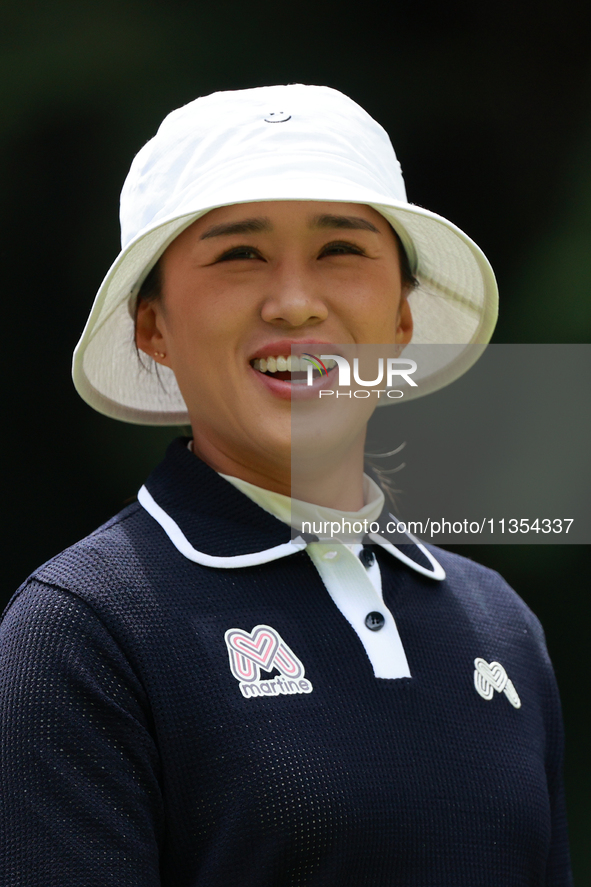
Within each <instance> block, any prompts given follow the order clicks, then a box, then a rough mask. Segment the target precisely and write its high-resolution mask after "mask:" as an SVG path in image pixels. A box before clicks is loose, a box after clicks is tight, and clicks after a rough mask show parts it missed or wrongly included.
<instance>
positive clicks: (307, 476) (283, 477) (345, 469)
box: [192, 437, 364, 511]
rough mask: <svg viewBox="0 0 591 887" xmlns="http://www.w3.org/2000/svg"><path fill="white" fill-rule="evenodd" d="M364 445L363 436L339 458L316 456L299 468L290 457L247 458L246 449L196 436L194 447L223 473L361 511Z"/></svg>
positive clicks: (319, 502) (296, 496)
mask: <svg viewBox="0 0 591 887" xmlns="http://www.w3.org/2000/svg"><path fill="white" fill-rule="evenodd" d="M363 447H364V439H360V440H359V441H358V442H356V445H355V446H353V447H351V448H350V449H349V450H348V451H347V452H346V453H345V454H341V455H340V457H339V458H338V459H334V458H328V459H326V460H323V461H322V462H321V461H320V460H317V459H314V460H312V461H311V463H309V464H307V465H299V464H298V466H297V468H296V470H294V468H295V466H292V464H291V460H290V462H289V464H286V463H285V462H284V463H283V464H278V465H271V464H270V463H269V462H268V461H267V460H262V461H261V462H260V463H259V462H256V461H254V460H252V461H248V462H247V461H246V460H245V459H244V454H243V453H226V452H222V451H221V450H220V449H218V448H213V447H210V446H208V442H207V441H205V440H202V439H201V440H200V439H198V438H197V437H195V438H194V439H193V446H192V450H193V452H194V453H195V455H196V456H198V457H199V458H200V459H201V460H202V461H203V462H206V463H207V464H208V465H209V466H210V467H211V468H213V469H214V470H215V471H217V472H219V473H220V474H228V475H230V476H231V477H238V478H240V479H241V480H245V481H247V482H248V483H251V484H254V485H255V486H257V487H262V488H263V489H265V490H271V491H272V492H274V493H281V494H283V495H284V496H291V497H292V498H294V499H300V500H301V501H303V502H311V503H313V504H314V505H324V506H326V507H327V508H335V509H337V510H339V511H359V509H361V508H363V505H364V499H363ZM298 461H299V460H298Z"/></svg>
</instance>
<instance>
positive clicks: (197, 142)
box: [72, 84, 497, 425]
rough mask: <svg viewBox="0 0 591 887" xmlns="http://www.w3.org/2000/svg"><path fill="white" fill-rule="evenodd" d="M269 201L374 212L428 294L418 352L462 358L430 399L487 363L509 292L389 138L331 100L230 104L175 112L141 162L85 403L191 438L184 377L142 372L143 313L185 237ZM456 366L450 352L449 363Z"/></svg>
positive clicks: (283, 98) (234, 98)
mask: <svg viewBox="0 0 591 887" xmlns="http://www.w3.org/2000/svg"><path fill="white" fill-rule="evenodd" d="M262 200H326V201H342V202H346V203H361V204H367V205H369V206H371V207H373V208H374V209H376V210H377V211H378V212H380V213H381V214H382V215H383V216H384V217H385V218H386V219H387V220H388V221H389V222H390V224H391V225H392V226H393V228H394V229H395V230H396V232H397V234H398V235H399V237H400V239H401V241H402V243H403V245H404V247H405V249H406V252H407V254H408V258H409V261H410V265H411V269H412V271H413V274H414V275H415V277H416V278H417V280H418V283H419V285H418V287H417V288H416V289H415V290H413V292H412V293H411V295H410V297H409V299H410V304H411V309H412V315H413V319H414V333H413V338H412V343H411V344H420V345H422V344H454V345H458V346H465V347H459V348H454V349H452V350H451V355H452V356H451V357H450V359H449V360H448V361H447V365H446V366H441V367H439V368H438V371H437V374H436V379H435V380H432V381H431V384H430V385H429V390H434V389H435V388H437V387H441V386H442V385H445V384H447V383H449V382H450V381H453V379H455V378H457V377H458V376H459V375H461V374H462V373H463V372H465V370H466V369H468V367H469V366H470V365H471V364H472V363H473V362H474V360H475V359H476V357H477V356H478V354H479V353H480V351H481V349H474V348H471V347H470V345H472V344H475V343H479V344H486V343H487V342H488V341H489V339H490V337H491V335H492V331H493V329H494V326H495V322H496V318H497V287H496V282H495V277H494V274H493V271H492V268H491V266H490V264H489V262H488V260H487V259H486V257H485V255H484V254H483V252H482V251H481V250H480V249H479V247H478V246H476V244H475V243H474V242H473V241H472V240H470V238H469V237H467V236H466V235H465V234H464V233H463V232H462V231H460V229H459V228H457V227H456V226H455V225H453V224H452V223H451V222H448V221H447V220H446V219H444V218H442V217H441V216H438V215H436V214H435V213H432V212H429V211H428V210H426V209H423V208H422V207H420V206H414V205H413V204H410V203H409V202H408V200H407V197H406V190H405V187H404V181H403V178H402V172H401V169H400V164H399V162H398V160H397V159H396V155H395V153H394V150H393V148H392V145H391V143H390V139H389V138H388V135H387V133H386V132H385V130H384V129H383V128H382V127H381V126H380V125H379V124H378V123H376V121H375V120H373V118H372V117H370V115H369V114H368V113H367V112H366V111H364V110H363V108H361V107H360V106H359V105H357V104H356V103H355V102H354V101H352V99H350V98H348V97H347V96H345V95H343V94H342V93H340V92H338V91H337V90H335V89H331V88H329V87H326V86H304V85H302V84H292V85H289V86H265V87H260V88H256V89H244V90H236V91H232V92H217V93H213V94H212V95H209V96H205V97H203V98H198V99H196V100H195V101H193V102H190V103H189V104H188V105H185V106H184V107H182V108H179V109H178V110H176V111H173V112H172V113H171V114H169V115H168V117H166V118H165V120H164V121H163V123H162V124H161V126H160V128H159V130H158V132H157V133H156V135H155V136H154V138H153V139H151V140H150V141H149V142H148V143H147V144H146V145H145V146H144V147H143V148H142V149H141V151H140V152H139V153H138V154H137V156H136V157H135V159H134V161H133V163H132V165H131V169H130V171H129V175H128V176H127V179H126V181H125V184H124V186H123V190H122V192H121V241H122V249H121V252H120V254H119V256H118V257H117V259H116V260H115V262H114V263H113V265H112V266H111V268H110V270H109V272H108V274H107V276H106V277H105V279H104V281H103V283H102V285H101V287H100V289H99V291H98V294H97V296H96V299H95V302H94V305H93V307H92V311H91V313H90V317H89V318H88V322H87V324H86V327H85V329H84V332H83V334H82V337H81V339H80V341H79V343H78V345H77V347H76V350H75V352H74V361H73V369H72V373H73V378H74V384H75V386H76V389H77V391H78V393H79V394H80V395H81V397H82V398H83V399H84V400H85V401H86V402H87V403H89V404H90V405H91V406H92V407H94V408H95V409H96V410H98V411H99V412H101V413H105V414H106V415H108V416H112V417H113V418H116V419H122V420H124V421H127V422H134V423H137V424H143V425H184V424H187V423H188V421H189V417H188V413H187V409H186V406H185V403H184V401H183V398H182V396H181V393H180V391H179V389H178V386H177V383H176V380H175V377H174V374H173V373H172V371H171V370H170V369H168V368H167V367H163V366H160V368H159V371H158V373H156V372H150V371H149V370H150V369H153V367H149V366H148V369H146V365H149V364H150V363H151V362H152V361H151V358H150V357H148V356H147V355H143V354H142V361H140V360H139V358H138V354H137V351H136V347H135V338H134V320H133V315H134V306H135V299H136V296H137V293H138V291H139V288H140V286H141V284H142V282H143V281H144V280H145V278H146V276H147V274H148V273H149V271H150V270H151V268H152V267H153V266H154V264H155V263H156V262H157V260H158V259H159V257H160V256H161V255H162V253H163V252H164V250H165V249H166V247H167V246H168V245H169V244H170V243H171V242H172V241H173V240H174V239H175V237H177V236H178V235H179V234H180V233H181V231H183V230H184V229H185V228H187V227H188V225H190V224H191V223H192V222H194V221H195V220H196V219H198V218H199V217H200V216H203V215H204V214H205V213H207V212H209V211H210V210H212V209H215V208H216V207H220V206H227V205H230V204H236V203H249V202H253V201H262ZM447 353H449V352H447Z"/></svg>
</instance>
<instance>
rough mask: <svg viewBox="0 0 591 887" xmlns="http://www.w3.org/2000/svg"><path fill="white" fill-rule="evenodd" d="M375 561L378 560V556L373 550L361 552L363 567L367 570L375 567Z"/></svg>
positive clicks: (360, 557) (366, 549) (365, 549)
mask: <svg viewBox="0 0 591 887" xmlns="http://www.w3.org/2000/svg"><path fill="white" fill-rule="evenodd" d="M375 559H376V556H375V554H374V553H373V551H372V550H371V548H362V549H361V551H360V552H359V560H360V561H361V563H362V564H363V566H364V567H365V568H366V570H369V568H370V567H373V565H374V562H375Z"/></svg>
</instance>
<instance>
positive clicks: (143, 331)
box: [135, 302, 169, 366]
mask: <svg viewBox="0 0 591 887" xmlns="http://www.w3.org/2000/svg"><path fill="white" fill-rule="evenodd" d="M162 326H163V324H162V311H161V310H159V305H158V303H157V302H140V304H139V305H138V307H137V311H136V317H135V344H136V345H137V347H138V348H139V349H140V351H143V352H144V353H145V354H147V355H148V356H149V357H151V358H152V359H153V360H155V361H156V362H157V363H161V364H164V366H169V362H168V359H167V348H166V340H165V337H164V335H163V333H162V329H161V327H162Z"/></svg>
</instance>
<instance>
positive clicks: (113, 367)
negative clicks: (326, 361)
mask: <svg viewBox="0 0 591 887" xmlns="http://www.w3.org/2000/svg"><path fill="white" fill-rule="evenodd" d="M121 218H122V230H123V244H124V247H123V251H122V253H121V254H120V256H119V257H118V259H117V261H116V262H115V264H114V265H113V267H112V269H111V271H110V272H109V274H108V275H107V277H106V279H105V281H104V283H103V285H102V287H101V290H100V292H99V294H98V296H97V300H96V302H95V306H94V308H93V310H92V313H91V316H90V319H89V322H88V324H87V327H86V329H85V331H84V334H83V336H82V339H81V341H80V343H79V346H78V348H77V351H76V354H75V359H74V380H75V384H76V386H77V388H78V391H79V392H80V394H81V395H82V397H84V398H85V400H87V401H88V402H89V403H90V404H91V405H92V406H94V407H95V408H96V409H98V410H100V411H102V412H104V413H106V414H108V415H111V416H114V417H117V418H120V419H123V420H126V421H132V422H139V423H144V424H183V423H187V422H189V423H190V424H191V428H192V438H189V439H181V440H179V441H176V442H175V443H173V444H172V445H171V447H170V448H169V451H168V453H167V455H166V458H165V459H164V461H163V462H162V464H161V465H160V466H159V467H158V468H157V469H156V470H155V471H154V472H153V474H152V475H151V476H150V478H148V480H147V482H146V484H145V486H144V487H143V488H142V490H141V491H140V494H139V497H138V499H139V502H138V503H136V504H134V505H131V506H130V507H128V508H126V509H125V510H124V511H123V512H121V514H119V515H117V516H116V517H115V518H113V519H112V520H111V521H109V523H107V524H106V525H105V526H104V527H101V528H100V529H99V530H97V531H96V533H94V534H93V535H92V536H90V537H88V538H87V539H85V540H83V541H82V542H80V543H78V544H77V545H75V546H73V547H72V548H71V549H69V550H68V551H66V552H64V553H62V554H61V555H59V556H58V557H57V558H55V559H54V560H53V561H51V562H49V563H48V564H46V565H44V566H43V567H41V568H40V569H39V570H38V571H36V572H35V573H34V574H33V576H32V577H30V579H29V580H28V581H27V582H26V583H25V584H24V586H23V587H22V588H21V589H20V590H19V592H18V593H17V595H16V596H15V597H14V598H13V600H12V602H11V605H10V606H9V608H8V610H7V613H6V615H5V618H4V623H3V628H2V632H3V633H2V647H1V649H2V668H3V700H4V701H3V708H2V711H3V717H4V731H5V732H4V736H5V740H4V745H3V749H4V754H5V764H4V768H3V774H4V775H3V779H4V792H3V794H4V800H5V804H4V807H5V811H6V813H5V820H6V822H5V827H6V834H7V845H6V851H5V853H4V857H3V862H2V865H3V867H4V871H3V881H2V883H3V884H6V885H17V884H18V885H25V884H26V885H33V884H35V885H36V884H39V885H41V884H42V885H44V887H46V885H49V884H58V883H59V884H60V885H61V884H68V885H76V884H80V885H85V887H87V885H91V884H96V885H104V884H108V883H114V884H118V885H123V884H126V885H138V887H139V885H142V887H147V885H174V887H183V885H187V887H188V885H220V884H233V883H241V884H246V885H261V887H262V885H279V884H286V885H287V884H306V885H337V884H355V885H357V884H367V885H372V887H374V885H392V884H404V885H421V887H425V885H437V887H441V885H443V884H449V885H454V887H458V885H469V887H476V885H491V887H492V885H495V887H498V885H499V884H503V885H525V884H528V885H530V884H547V885H553V887H554V885H563V884H569V883H570V870H569V863H568V850H567V845H566V829H565V814H564V803H563V797H562V781H561V756H562V727H561V720H560V708H559V701H558V695H557V690H556V686H555V681H554V678H553V674H552V669H551V665H550V662H549V660H548V656H547V652H546V649H545V645H544V640H543V635H542V631H541V628H540V626H539V624H538V622H537V620H536V619H535V617H534V616H533V615H532V614H531V613H530V612H529V610H528V609H527V608H526V607H525V605H524V604H523V603H522V602H521V601H520V600H519V598H517V596H516V595H515V594H514V593H513V592H512V591H511V590H510V589H509V588H508V587H507V586H506V584H505V583H504V582H503V581H502V580H501V579H500V578H499V577H498V576H497V575H496V574H493V573H491V572H490V571H488V570H486V569H484V568H482V567H480V566H478V565H477V564H474V563H472V562H471V561H468V560H465V559H463V558H459V557H457V556H455V555H450V554H449V553H446V552H443V551H439V550H437V549H427V548H425V547H424V546H421V545H418V544H414V543H409V544H406V545H402V546H394V545H392V544H391V542H389V541H388V540H386V539H384V538H383V537H382V535H381V534H379V533H375V534H373V535H372V537H371V538H372V540H373V541H374V542H376V544H374V545H367V544H365V545H364V544H362V543H363V542H364V541H366V540H359V541H358V542H357V543H352V544H342V543H339V542H338V541H333V542H331V543H330V544H325V543H322V542H319V541H317V540H316V538H315V537H314V536H310V535H307V536H306V535H301V534H300V535H298V536H297V538H296V540H295V542H292V541H291V540H290V524H294V525H295V526H296V527H299V526H300V525H301V524H302V523H303V521H304V520H306V519H307V518H309V517H311V516H314V515H316V516H318V515H320V516H324V517H329V518H330V517H334V516H335V515H338V516H340V517H343V515H344V516H349V517H355V518H357V519H358V520H368V521H370V522H375V521H377V522H379V521H380V520H381V516H382V512H383V511H384V496H383V493H382V492H381V490H380V489H379V488H378V487H377V485H376V484H375V483H374V482H373V481H372V480H371V479H370V478H368V477H364V474H363V442H364V426H362V427H357V426H355V427H352V428H351V429H349V430H347V431H346V433H344V434H342V435H340V436H339V438H338V440H337V441H336V443H335V438H334V435H333V436H332V437H331V430H330V429H329V430H328V431H327V432H325V429H324V428H320V429H319V430H318V431H317V434H316V436H315V439H317V441H319V444H318V446H317V448H316V453H317V455H318V458H317V459H312V460H311V461H310V463H309V464H306V466H304V470H302V472H301V476H300V477H299V486H298V500H297V501H295V500H292V499H290V494H291V492H292V489H291V444H292V398H293V399H294V400H293V402H294V403H299V400H298V398H299V399H300V400H301V399H303V401H304V404H305V403H306V402H309V403H310V404H311V403H312V399H311V395H310V394H309V393H307V392H306V389H308V388H309V389H310V390H311V392H312V393H313V394H314V393H315V392H317V391H318V386H319V383H318V381H316V382H314V381H313V380H312V385H311V386H307V385H302V386H300V388H298V385H297V379H296V378H292V374H291V372H290V370H289V363H288V361H287V359H288V357H289V358H291V361H292V363H291V368H292V370H293V367H294V363H293V357H291V352H292V350H293V351H295V356H296V357H298V363H297V366H298V371H299V373H300V374H301V375H302V376H306V378H307V374H306V373H305V372H304V371H303V370H302V360H304V361H305V360H306V355H308V358H307V359H308V360H310V361H314V360H316V359H317V358H318V357H321V355H322V354H323V353H325V349H326V347H327V346H329V345H331V343H344V345H345V346H354V347H357V346H364V345H370V344H384V345H391V346H393V347H396V348H397V349H398V351H400V349H401V348H403V347H404V345H405V344H406V343H408V342H409V341H411V338H412V342H413V343H414V342H435V343H437V342H452V343H455V344H458V343H459V344H458V348H457V349H456V352H455V353H454V357H453V361H450V363H449V365H448V366H442V367H440V368H439V370H438V372H437V373H435V374H434V375H433V376H432V378H431V379H430V382H429V385H430V388H431V389H433V388H434V387H437V385H442V384H445V383H446V382H447V381H450V380H451V378H454V377H455V376H457V375H459V374H460V373H461V372H463V371H464V370H465V369H466V368H467V366H468V365H469V363H470V361H471V360H473V351H472V350H471V349H470V347H469V346H470V344H471V343H485V342H486V341H488V339H489V337H490V334H491V332H492V327H493V326H494V318H495V316H496V289H495V284H494V277H493V275H492V272H491V270H490V266H489V265H488V263H487V261H486V259H485V258H484V256H483V255H482V253H481V252H480V250H479V249H478V247H476V246H475V245H474V244H473V243H472V242H471V241H470V240H469V239H468V238H467V237H466V236H465V235H463V234H462V232H460V231H458V230H457V229H456V228H454V226H453V225H451V224H450V223H448V222H446V221H445V220H443V219H440V218H439V217H437V216H435V215H434V214H432V213H429V212H428V211H426V210H422V209H420V208H418V207H413V206H411V205H410V204H408V203H407V201H406V196H405V192H404V185H403V182H402V178H401V174H400V169H399V165H398V164H397V161H396V158H395V156H394V153H393V151H392V148H391V146H390V143H389V140H388V138H387V136H386V134H385V133H384V131H383V130H382V129H381V127H379V126H378V124H376V123H375V122H374V121H373V120H372V119H371V118H370V117H369V116H368V115H367V114H366V113H365V112H364V111H363V110H362V109H361V108H359V107H358V106H357V105H356V104H355V103H354V102H352V101H351V100H350V99H348V98H346V97H345V96H343V95H341V94H340V93H338V92H336V91H334V90H331V89H328V88H324V87H309V86H300V85H293V86H287V87H269V88H262V89H253V90H244V91H241V92H234V93H233V92H230V93H217V94H214V95H212V96H208V97H206V98H202V99H198V100H197V101H196V102H193V103H191V104H189V105H187V106H185V107H184V108H181V109H179V110H178V111H175V112H173V113H172V114H171V115H170V116H169V117H168V118H167V119H166V120H165V121H164V123H163V124H162V126H161V128H160V130H159V132H158V133H157V135H156V136H155V138H154V139H153V140H152V141H151V142H150V143H148V145H146V146H145V147H144V148H143V149H142V151H140V153H139V155H138V156H137V158H136V159H135V161H134V164H133V166H132V170H131V172H130V175H129V176H128V179H127V181H126V184H125V186H124V189H123V193H122V203H121ZM283 361H285V363H284V362H283ZM294 372H295V371H294ZM322 384H326V382H323V383H322ZM301 391H303V392H304V393H303V394H299V393H298V392H301ZM306 398H308V400H306ZM332 447H336V449H334V448H332ZM331 448H332V449H331ZM327 454H328V455H327ZM384 513H385V514H387V510H385V511H384Z"/></svg>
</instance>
